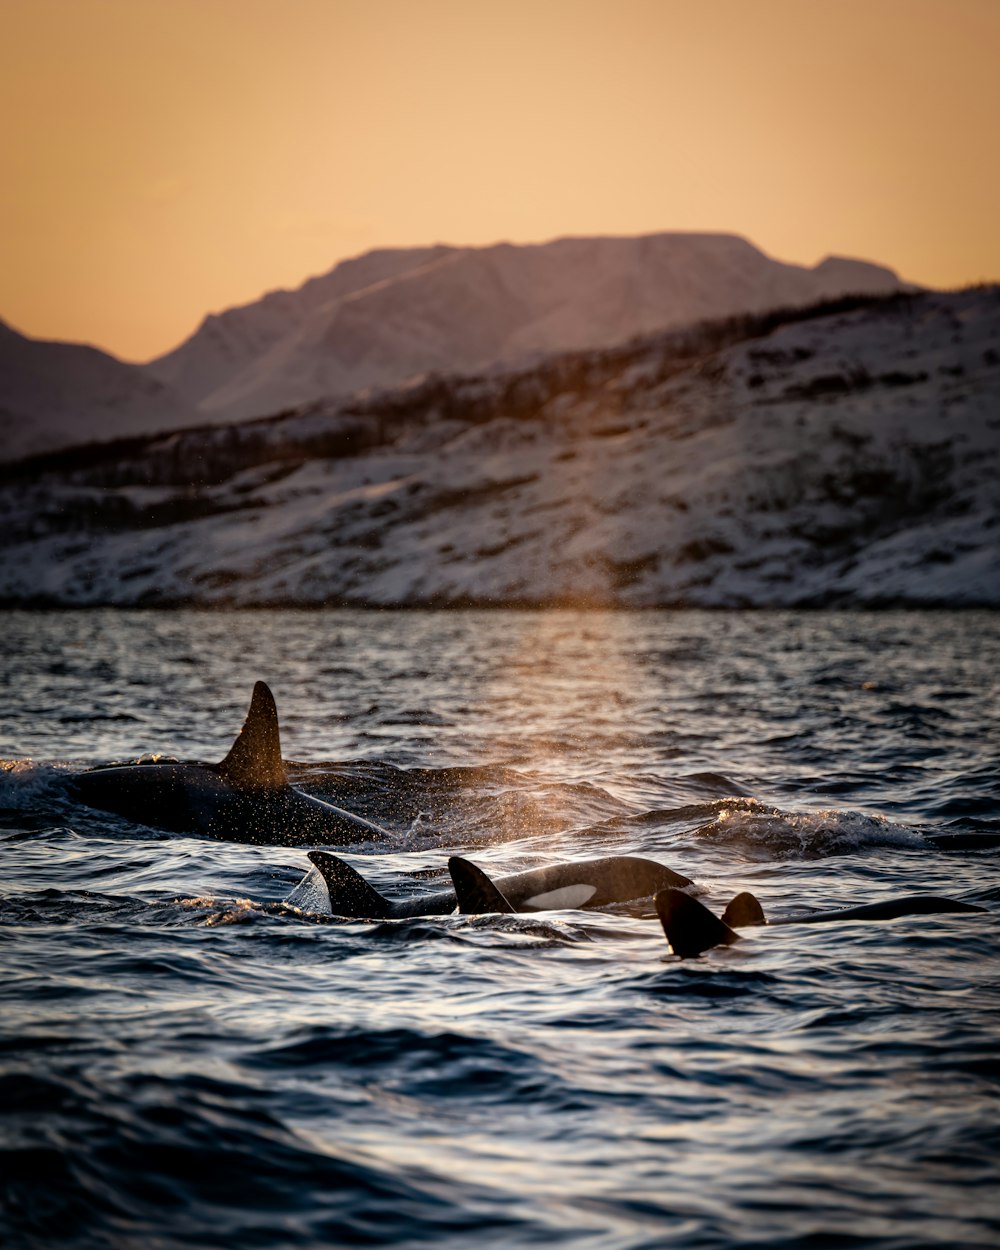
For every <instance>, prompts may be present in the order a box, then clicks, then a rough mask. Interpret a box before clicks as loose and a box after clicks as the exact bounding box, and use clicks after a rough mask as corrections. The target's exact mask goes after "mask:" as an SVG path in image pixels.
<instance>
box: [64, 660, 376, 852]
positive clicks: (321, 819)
mask: <svg viewBox="0 0 1000 1250" xmlns="http://www.w3.org/2000/svg"><path fill="white" fill-rule="evenodd" d="M69 785H70V790H71V793H72V795H73V797H74V798H76V799H77V800H78V801H79V802H81V803H83V804H85V805H86V806H87V807H93V808H97V809H98V810H100V811H106V812H114V813H116V814H117V815H119V816H124V817H126V819H128V820H132V821H135V822H136V823H138V824H143V825H151V826H153V827H154V828H158V829H167V830H170V831H172V832H175V833H200V834H203V835H205V836H207V837H211V838H222V839H226V840H228V841H234V842H256V843H265V844H269V845H278V846H309V845H313V846H315V845H322V844H325V843H331V842H335V843H341V844H343V843H354V842H370V841H384V840H385V839H386V838H387V837H388V836H389V835H388V834H387V833H386V831H385V830H384V829H380V828H379V826H378V825H375V824H373V823H372V822H371V821H368V820H365V819H363V818H362V817H361V816H355V815H354V814H353V813H351V812H346V811H343V810H342V809H341V808H339V807H335V806H334V805H333V804H332V803H326V802H324V801H323V800H322V799H316V798H313V797H312V796H311V795H308V794H303V792H302V791H301V790H296V789H295V788H294V787H293V786H290V785H289V784H288V777H287V775H286V773H285V765H284V762H283V760H282V758H281V738H280V733H279V728H278V711H277V708H276V707H275V703H274V696H273V695H272V694H271V691H270V690H269V689H268V687H267V685H266V684H265V683H264V682H262V681H259V682H257V684H256V685H255V686H254V688H253V697H252V699H251V701H250V708H249V710H248V712H247V715H246V720H245V721H244V723H243V728H242V729H241V730H240V732H239V734H238V735H237V737H236V741H235V742H234V743H233V745H232V747H231V748H230V750H229V753H228V754H227V755H226V757H225V759H224V760H222V761H221V762H220V763H218V764H181V763H177V762H163V763H159V762H151V763H143V764H127V765H116V766H111V767H103V768H92V769H88V770H87V771H85V772H81V773H77V774H76V775H75V776H74V777H73V778H72V779H71V781H70V783H69Z"/></svg>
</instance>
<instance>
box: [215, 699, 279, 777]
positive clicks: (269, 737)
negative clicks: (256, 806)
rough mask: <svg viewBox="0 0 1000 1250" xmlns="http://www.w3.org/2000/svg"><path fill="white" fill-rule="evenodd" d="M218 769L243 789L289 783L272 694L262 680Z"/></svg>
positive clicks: (276, 710)
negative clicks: (282, 759)
mask: <svg viewBox="0 0 1000 1250" xmlns="http://www.w3.org/2000/svg"><path fill="white" fill-rule="evenodd" d="M219 772H220V773H222V775H223V776H224V777H226V778H227V779H228V780H229V781H231V782H232V783H233V785H234V786H239V787H241V789H244V790H273V789H276V788H277V787H278V786H285V785H287V784H288V778H287V777H286V776H285V766H284V764H283V763H282V762H281V738H280V737H279V734H278V709H277V708H276V707H275V706H274V695H273V694H271V692H270V690H269V689H268V688H267V686H266V685H265V684H264V683H263V682H262V681H259V682H257V684H256V685H255V686H254V688H253V698H252V699H251V700H250V710H249V711H248V712H247V718H246V720H245V721H244V722H243V728H242V729H241V730H240V732H239V734H238V735H237V738H236V741H235V742H234V743H233V745H232V748H231V749H230V752H229V754H228V755H227V756H226V758H225V759H224V760H223V761H222V763H221V764H220V765H219Z"/></svg>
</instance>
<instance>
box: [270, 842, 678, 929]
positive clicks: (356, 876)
mask: <svg viewBox="0 0 1000 1250" xmlns="http://www.w3.org/2000/svg"><path fill="white" fill-rule="evenodd" d="M309 859H310V860H311V861H312V862H313V864H315V865H316V867H317V868H318V869H319V871H320V873H321V874H322V877H323V880H324V882H325V883H326V888H327V891H328V893H329V896H330V911H331V912H332V913H333V915H335V916H347V917H362V916H363V917H365V918H366V919H372V920H382V919H390V918H401V917H406V916H447V915H449V914H450V913H451V912H453V911H454V910H455V908H456V907H457V908H458V909H459V911H460V912H462V913H463V914H465V915H473V914H482V913H484V912H490V911H501V912H503V911H506V912H537V911H552V910H554V909H558V908H563V907H587V908H591V907H606V906H607V905H608V904H609V903H627V902H631V901H633V900H635V899H641V898H650V897H652V896H653V895H654V894H655V893H656V892H657V890H662V889H665V888H666V887H668V886H677V887H681V886H688V885H690V884H691V882H690V881H689V880H688V878H687V877H684V876H682V875H681V874H680V873H679V872H673V871H672V870H671V869H670V868H666V867H664V865H663V864H658V863H656V862H655V861H654V860H651V859H640V858H639V857H638V856H635V855H609V856H605V857H603V858H601V859H584V860H577V861H573V862H570V863H565V864H555V865H553V866H552V867H550V868H531V869H529V870H528V871H526V872H516V873H513V874H512V875H510V876H507V877H499V878H498V879H497V880H496V882H492V881H490V879H489V877H487V876H486V874H485V873H484V872H483V871H482V870H481V869H479V868H477V867H476V866H475V864H472V863H470V862H469V860H467V859H462V858H461V856H459V855H453V856H452V857H451V859H449V860H448V869H449V871H450V873H451V878H452V885H453V887H454V888H453V889H451V890H438V891H437V892H436V893H434V894H423V895H420V896H419V897H417V898H401V899H388V898H385V897H384V896H383V895H381V894H380V893H379V892H378V891H377V890H376V889H375V888H374V887H373V886H372V885H370V884H369V883H368V882H367V881H366V880H365V879H364V877H363V876H362V875H361V874H360V873H359V872H357V871H356V870H355V869H354V868H352V867H351V866H350V864H347V863H345V862H344V860H342V859H339V858H338V857H337V856H336V855H331V854H330V853H329V852H327V851H310V852H309ZM298 888H300V887H296V889H298ZM295 893H296V891H293V892H292V894H291V895H290V896H289V898H290V899H292V898H294V896H295ZM286 901H287V900H286Z"/></svg>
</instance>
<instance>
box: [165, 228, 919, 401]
mask: <svg viewBox="0 0 1000 1250" xmlns="http://www.w3.org/2000/svg"><path fill="white" fill-rule="evenodd" d="M900 285H901V284H900V282H899V279H898V278H897V277H896V275H895V274H894V273H893V272H892V271H891V270H888V269H885V268H882V267H881V266H878V265H872V264H868V263H866V262H863V261H857V260H847V259H842V258H834V257H830V258H828V259H827V260H825V261H823V262H822V263H821V264H819V265H817V266H816V267H815V268H813V269H809V268H804V267H802V266H800V265H789V264H783V263H781V262H779V261H775V260H771V259H770V258H769V257H767V256H765V255H764V253H763V252H760V251H758V249H757V248H755V247H753V246H752V244H750V243H748V242H747V241H746V240H745V239H741V238H737V237H735V236H733V235H723V234H656V235H647V236H642V237H638V238H566V239H557V240H556V241H554V242H551V243H545V244H539V245H533V246H513V245H511V244H499V245H497V246H495V247H484V248H453V247H443V246H442V247H433V248H420V249H414V250H408V251H407V250H399V251H378V252H370V253H368V254H367V255H364V256H361V257H358V258H356V259H354V260H350V261H345V262H344V263H342V264H340V265H338V266H337V267H336V268H335V269H333V270H332V271H331V272H330V273H328V274H326V275H325V276H324V277H321V278H314V279H312V280H311V281H309V282H307V283H306V284H305V285H304V286H302V287H300V288H299V289H298V290H296V291H276V292H273V293H272V294H270V295H267V296H265V297H264V298H263V299H261V300H258V301H257V302H256V303H253V304H248V305H246V306H245V307H242V308H232V309H230V310H229V311H227V312H224V313H221V314H219V315H217V316H210V317H208V318H206V320H205V321H204V322H203V324H202V325H201V327H200V328H199V329H198V331H197V332H196V333H195V334H194V335H193V336H192V337H191V338H190V339H188V340H187V341H186V342H185V343H182V344H181V346H180V347H178V348H176V349H175V350H174V351H172V352H170V353H169V354H168V355H166V356H163V357H161V358H160V359H158V360H155V361H152V362H151V363H150V364H149V365H148V366H147V369H148V370H149V372H150V374H151V375H152V376H153V377H155V378H157V379H158V380H160V381H162V382H165V383H167V384H168V385H170V386H172V387H174V388H175V389H176V390H178V391H179V392H180V393H181V394H183V395H184V396H185V397H186V398H187V399H188V400H189V401H190V402H191V403H193V404H196V405H198V406H199V408H200V409H201V411H202V412H203V413H204V414H205V415H206V416H207V417H211V418H212V419H217V418H220V417H226V418H230V419H241V418H245V417H255V416H263V415H267V414H269V413H273V412H278V411H280V410H281V409H282V408H287V407H290V406H292V405H295V404H301V403H305V402H309V401H311V400H314V399H317V398H322V397H328V396H331V395H340V396H345V395H348V394H351V393H352V392H355V391H357V390H360V389H363V388H365V387H371V386H379V387H384V386H389V385H394V384H396V383H400V382H404V381H407V380H409V379H412V378H413V377H415V376H417V375H419V374H423V373H428V372H444V373H454V372H456V371H463V372H469V371H475V370H481V369H485V368H487V367H488V366H490V365H493V364H495V363H496V362H498V361H506V362H508V363H510V362H514V361H523V360H525V359H526V358H528V357H530V356H532V355H537V354H538V353H541V352H553V351H571V350H580V349H584V348H598V347H607V346H611V345H613V344H616V343H622V342H624V341H625V340H627V339H629V338H631V337H632V336H634V335H637V334H648V333H651V332H653V331H657V330H662V329H666V328H669V327H671V326H677V325H682V324H686V323H690V322H692V321H697V320H701V319H704V318H708V317H722V316H729V315H731V314H734V313H741V312H753V311H759V310H762V309H766V308H774V307H778V306H789V305H804V304H809V303H813V302H815V301H816V300H819V299H826V298H830V297H833V296H837V295H842V294H845V293H848V292H850V293H856V292H882V293H884V292H888V291H893V290H897V289H898V288H899V287H900Z"/></svg>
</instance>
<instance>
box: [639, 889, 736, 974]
mask: <svg viewBox="0 0 1000 1250" xmlns="http://www.w3.org/2000/svg"><path fill="white" fill-rule="evenodd" d="M653 902H654V903H655V904H656V911H657V915H658V916H659V917H660V923H661V924H662V925H663V932H664V934H665V936H666V939H667V941H668V942H669V943H670V948H671V950H672V951H673V952H674V954H675V955H679V956H680V958H681V959H690V958H691V956H692V955H700V954H701V952H702V951H707V950H709V949H710V948H711V947H713V946H728V945H730V944H731V943H733V942H738V941H739V940H740V937H739V934H738V933H734V932H733V931H732V929H730V927H729V925H727V924H723V923H722V921H721V920H720V919H719V918H718V916H715V915H713V914H712V913H711V912H710V911H709V910H708V908H707V907H706V906H705V905H704V904H703V903H699V902H698V900H697V899H696V898H692V897H691V895H690V894H685V893H684V892H683V890H673V889H670V890H661V891H660V892H659V893H658V894H657V895H656V897H655V898H654V899H653Z"/></svg>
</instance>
